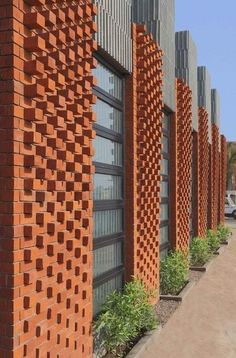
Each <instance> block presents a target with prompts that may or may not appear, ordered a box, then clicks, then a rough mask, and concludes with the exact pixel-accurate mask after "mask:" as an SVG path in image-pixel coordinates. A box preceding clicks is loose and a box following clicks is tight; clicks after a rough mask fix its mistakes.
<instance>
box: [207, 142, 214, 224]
mask: <svg viewBox="0 0 236 358" xmlns="http://www.w3.org/2000/svg"><path fill="white" fill-rule="evenodd" d="M208 154H209V161H208V171H209V176H208V229H213V228H214V224H213V162H212V144H210V143H209V144H208Z"/></svg>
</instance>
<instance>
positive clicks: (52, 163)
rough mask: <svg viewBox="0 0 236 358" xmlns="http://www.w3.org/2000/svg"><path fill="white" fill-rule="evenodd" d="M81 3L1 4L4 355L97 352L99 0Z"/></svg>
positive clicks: (0, 310)
mask: <svg viewBox="0 0 236 358" xmlns="http://www.w3.org/2000/svg"><path fill="white" fill-rule="evenodd" d="M79 3H81V5H78V4H72V2H71V1H64V2H63V4H62V2H60V1H57V2H55V1H53V0H48V1H45V0H25V1H23V0H18V1H13V0H8V1H5V0H3V1H1V4H0V19H1V33H0V43H1V54H0V67H1V73H0V76H1V80H2V81H1V84H0V91H1V96H0V122H1V126H0V128H1V129H0V133H1V149H0V168H1V170H0V182H1V187H0V201H1V204H0V220H1V221H0V235H1V240H0V272H1V288H0V289H1V293H0V328H1V338H0V356H1V357H3V358H9V357H27V358H30V357H32V358H33V357H34V358H37V357H47V358H53V357H59V356H60V357H86V358H87V357H92V338H91V320H92V252H91V251H92V209H93V207H92V194H91V193H92V173H93V166H92V155H93V149H92V138H93V137H94V132H93V130H92V124H93V121H94V120H95V118H94V116H93V113H92V109H91V104H92V103H93V102H94V100H95V99H94V97H93V95H92V86H93V84H94V83H95V82H94V78H93V77H92V74H91V70H92V68H93V67H94V65H95V61H94V59H93V57H92V55H93V50H94V49H95V48H96V45H95V43H94V41H93V40H92V35H93V33H94V31H95V26H94V23H93V21H92V17H93V15H95V8H94V6H93V5H92V3H91V1H86V2H83V4H82V2H79ZM81 19H82V20H83V21H81Z"/></svg>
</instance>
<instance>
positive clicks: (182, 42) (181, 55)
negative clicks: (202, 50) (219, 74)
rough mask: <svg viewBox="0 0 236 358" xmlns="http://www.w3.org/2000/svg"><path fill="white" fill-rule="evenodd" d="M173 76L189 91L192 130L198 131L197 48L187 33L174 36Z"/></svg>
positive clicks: (178, 33)
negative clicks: (191, 101) (183, 83)
mask: <svg viewBox="0 0 236 358" xmlns="http://www.w3.org/2000/svg"><path fill="white" fill-rule="evenodd" d="M175 49H176V62H175V75H176V78H180V79H182V80H183V81H184V82H185V83H186V84H187V85H188V86H189V87H190V89H191V91H192V96H193V103H192V106H193V107H192V111H193V123H192V124H193V129H194V130H195V131H198V98H197V96H198V89H197V48H196V45H195V43H194V41H193V39H192V37H191V34H190V32H189V31H180V32H176V34H175Z"/></svg>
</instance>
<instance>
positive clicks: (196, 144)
mask: <svg viewBox="0 0 236 358" xmlns="http://www.w3.org/2000/svg"><path fill="white" fill-rule="evenodd" d="M192 135H193V208H192V216H193V235H194V236H199V235H200V233H199V218H200V214H199V133H198V132H196V131H193V134H192Z"/></svg>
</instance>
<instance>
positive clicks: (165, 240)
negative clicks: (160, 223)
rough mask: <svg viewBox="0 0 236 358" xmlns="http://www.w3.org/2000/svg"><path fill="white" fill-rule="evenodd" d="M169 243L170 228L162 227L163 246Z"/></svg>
mask: <svg viewBox="0 0 236 358" xmlns="http://www.w3.org/2000/svg"><path fill="white" fill-rule="evenodd" d="M168 242H169V227H168V226H164V227H161V245H163V244H166V243H168Z"/></svg>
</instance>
